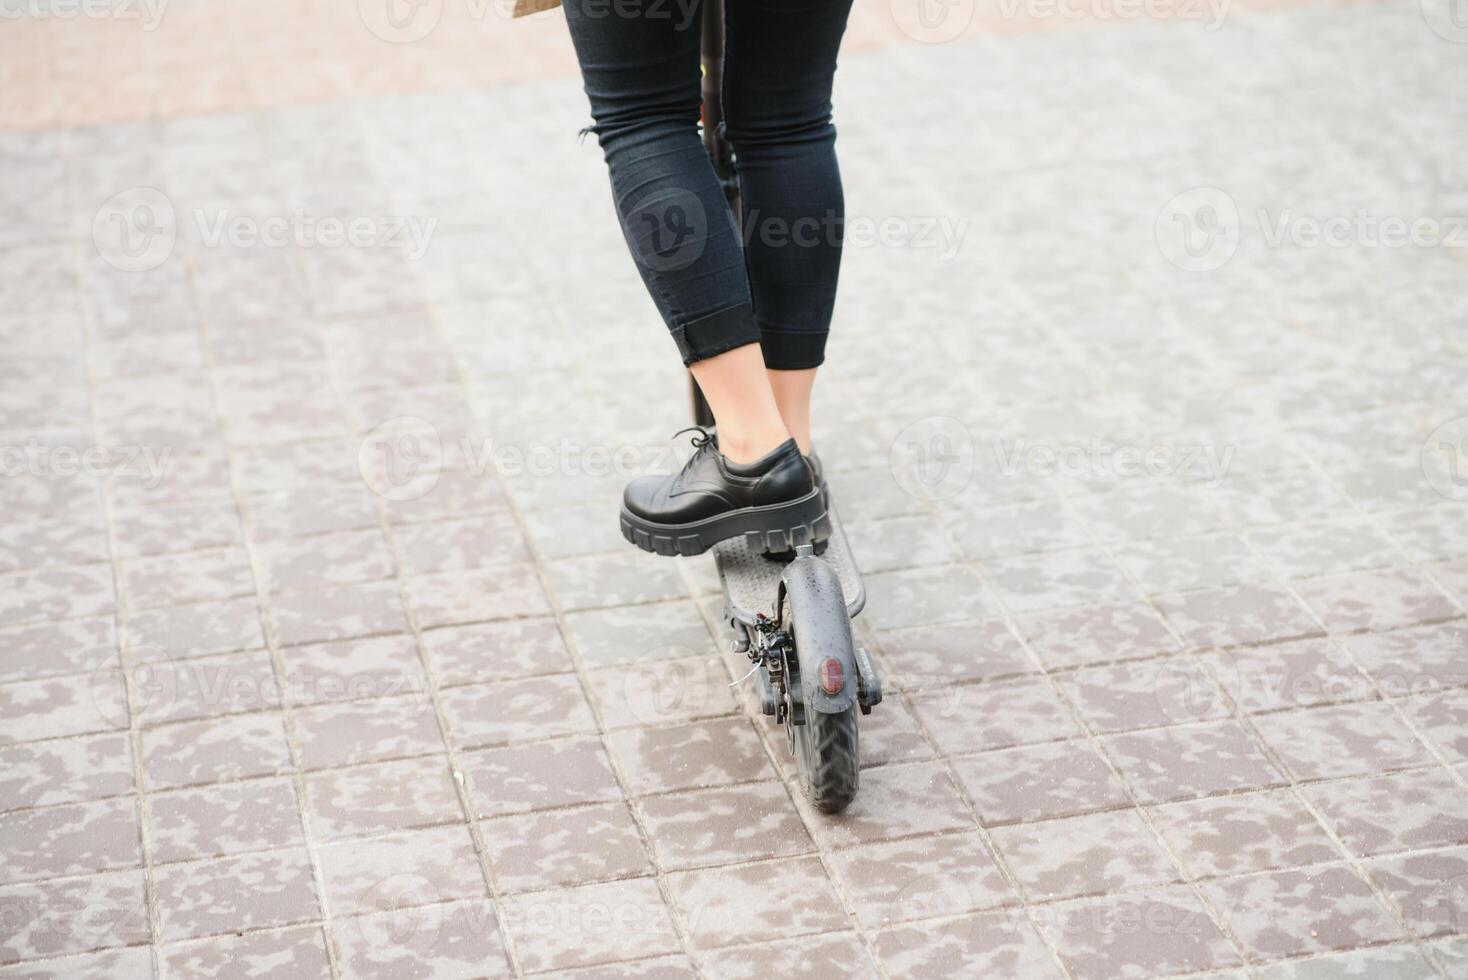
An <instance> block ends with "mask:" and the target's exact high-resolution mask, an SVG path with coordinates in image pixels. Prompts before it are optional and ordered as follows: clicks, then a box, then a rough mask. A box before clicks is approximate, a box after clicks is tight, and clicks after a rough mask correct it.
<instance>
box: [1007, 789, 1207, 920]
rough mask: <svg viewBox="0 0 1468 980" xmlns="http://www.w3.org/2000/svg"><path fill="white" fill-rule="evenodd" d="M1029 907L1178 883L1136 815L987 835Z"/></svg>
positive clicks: (1098, 816) (1127, 812) (1128, 812)
mask: <svg viewBox="0 0 1468 980" xmlns="http://www.w3.org/2000/svg"><path fill="white" fill-rule="evenodd" d="M992 833H993V835H994V843H995V844H996V845H997V846H998V848H999V851H1000V854H1001V855H1002V856H1003V858H1004V860H1005V861H1006V862H1007V863H1008V864H1009V866H1010V868H1011V869H1012V870H1013V871H1014V875H1015V877H1016V878H1017V879H1018V880H1019V883H1020V885H1021V886H1022V887H1023V888H1024V889H1025V892H1026V894H1027V896H1028V898H1029V900H1030V901H1032V902H1043V901H1050V900H1052V899H1057V898H1073V897H1076V896H1080V895H1091V894H1097V893H1101V892H1109V891H1130V890H1135V889H1139V888H1143V887H1146V886H1148V885H1161V884H1168V883H1171V882H1174V881H1178V880H1179V875H1178V872H1177V869H1176V868H1174V867H1173V865H1172V862H1171V861H1170V860H1169V859H1168V857H1167V855H1166V854H1165V853H1164V852H1163V850H1162V848H1161V847H1160V846H1159V845H1158V843H1157V839H1156V837H1155V836H1154V835H1153V833H1152V831H1151V830H1150V829H1148V827H1147V824H1146V823H1145V822H1144V821H1143V820H1142V818H1141V817H1140V816H1139V815H1138V814H1137V811H1136V810H1133V809H1124V810H1109V811H1106V812H1104V813H1092V814H1087V815H1085V816H1078V817H1065V818H1062V819H1059V820H1047V821H1044V822H1041V823H1033V824H1013V825H1010V826H1007V827H997V828H995V829H994V830H993V831H992Z"/></svg>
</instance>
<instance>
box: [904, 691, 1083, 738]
mask: <svg viewBox="0 0 1468 980" xmlns="http://www.w3.org/2000/svg"><path fill="white" fill-rule="evenodd" d="M912 703H913V710H914V711H916V712H917V715H918V717H919V718H921V719H922V721H923V724H924V725H925V726H926V727H927V729H928V731H929V732H930V733H931V734H932V736H933V742H934V743H935V744H936V745H937V746H938V750H939V751H940V752H943V753H945V754H949V755H957V754H961V753H968V752H983V751H985V750H988V749H1000V748H1007V747H1009V746H1012V745H1024V744H1028V743H1031V742H1048V741H1054V740H1057V739H1063V738H1070V737H1073V736H1076V735H1080V734H1082V732H1081V729H1080V726H1079V725H1077V724H1076V722H1075V719H1074V718H1072V717H1071V715H1070V712H1069V711H1068V710H1067V709H1066V707H1065V705H1064V704H1063V703H1062V702H1061V700H1060V698H1059V696H1058V695H1057V694H1056V693H1055V689H1054V688H1053V687H1051V685H1050V682H1049V681H1048V680H1046V679H1044V678H1041V677H1035V678H1024V679H1020V680H1007V681H992V682H985V683H982V684H966V685H963V686H961V687H945V688H940V689H938V690H934V691H925V692H923V693H920V694H917V695H915V696H914V697H913V699H912Z"/></svg>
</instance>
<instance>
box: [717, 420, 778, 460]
mask: <svg viewBox="0 0 1468 980" xmlns="http://www.w3.org/2000/svg"><path fill="white" fill-rule="evenodd" d="M789 438H790V434H789V433H787V432H786V431H785V430H784V429H783V428H778V427H776V428H769V427H765V428H762V429H760V430H758V431H747V430H742V429H741V430H737V431H726V430H725V428H724V427H723V426H720V427H719V452H721V453H723V454H724V456H725V458H726V459H728V460H729V461H731V462H734V463H753V462H754V461H755V460H757V459H759V458H760V457H761V456H764V455H766V454H767V453H769V452H770V451H771V450H773V449H775V448H776V447H777V446H779V445H780V444H781V443H783V442H784V441H785V440H786V439H789Z"/></svg>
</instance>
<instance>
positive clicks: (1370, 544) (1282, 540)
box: [1249, 517, 1402, 579]
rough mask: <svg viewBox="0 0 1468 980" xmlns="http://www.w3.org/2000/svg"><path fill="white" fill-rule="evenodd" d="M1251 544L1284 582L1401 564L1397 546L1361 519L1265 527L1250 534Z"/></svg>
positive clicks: (1350, 518)
mask: <svg viewBox="0 0 1468 980" xmlns="http://www.w3.org/2000/svg"><path fill="white" fill-rule="evenodd" d="M1249 541H1250V543H1251V544H1253V545H1254V547H1256V548H1258V549H1259V550H1260V551H1261V552H1263V553H1264V556H1265V558H1266V559H1267V560H1268V562H1269V564H1270V566H1271V567H1272V568H1273V570H1274V572H1275V574H1277V575H1279V577H1281V578H1285V579H1297V578H1314V577H1317V576H1323V575H1344V574H1347V573H1350V572H1358V571H1365V570H1368V569H1376V568H1386V567H1392V566H1395V565H1399V564H1401V562H1402V554H1401V552H1400V551H1398V550H1397V547H1396V545H1394V544H1392V542H1391V541H1390V540H1388V539H1387V537H1386V536H1385V535H1383V534H1382V533H1381V532H1380V531H1377V530H1376V529H1375V528H1374V527H1373V526H1372V525H1371V523H1370V522H1369V521H1368V520H1366V519H1365V518H1360V517H1349V518H1343V519H1338V520H1333V521H1319V522H1315V523H1310V524H1292V525H1284V526H1280V527H1274V528H1263V529H1260V530H1257V531H1253V532H1250V534H1249Z"/></svg>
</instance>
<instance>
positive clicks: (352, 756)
mask: <svg viewBox="0 0 1468 980" xmlns="http://www.w3.org/2000/svg"><path fill="white" fill-rule="evenodd" d="M294 718H295V729H296V742H297V744H298V745H299V747H300V752H301V764H302V765H303V766H304V767H305V768H307V769H324V768H328V767H331V766H346V765H352V764H354V763H358V762H380V761H383V760H387V759H402V758H407V757H409V756H418V755H431V754H434V753H438V752H442V751H443V737H442V735H441V734H440V733H439V728H438V721H437V719H435V718H434V716H433V704H432V702H430V701H429V700H428V698H427V697H425V696H423V695H409V696H407V697H398V698H379V699H374V700H369V701H351V702H347V703H345V704H326V705H320V706H318V707H311V708H303V709H298V710H297V711H296V712H295V714H294Z"/></svg>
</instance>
